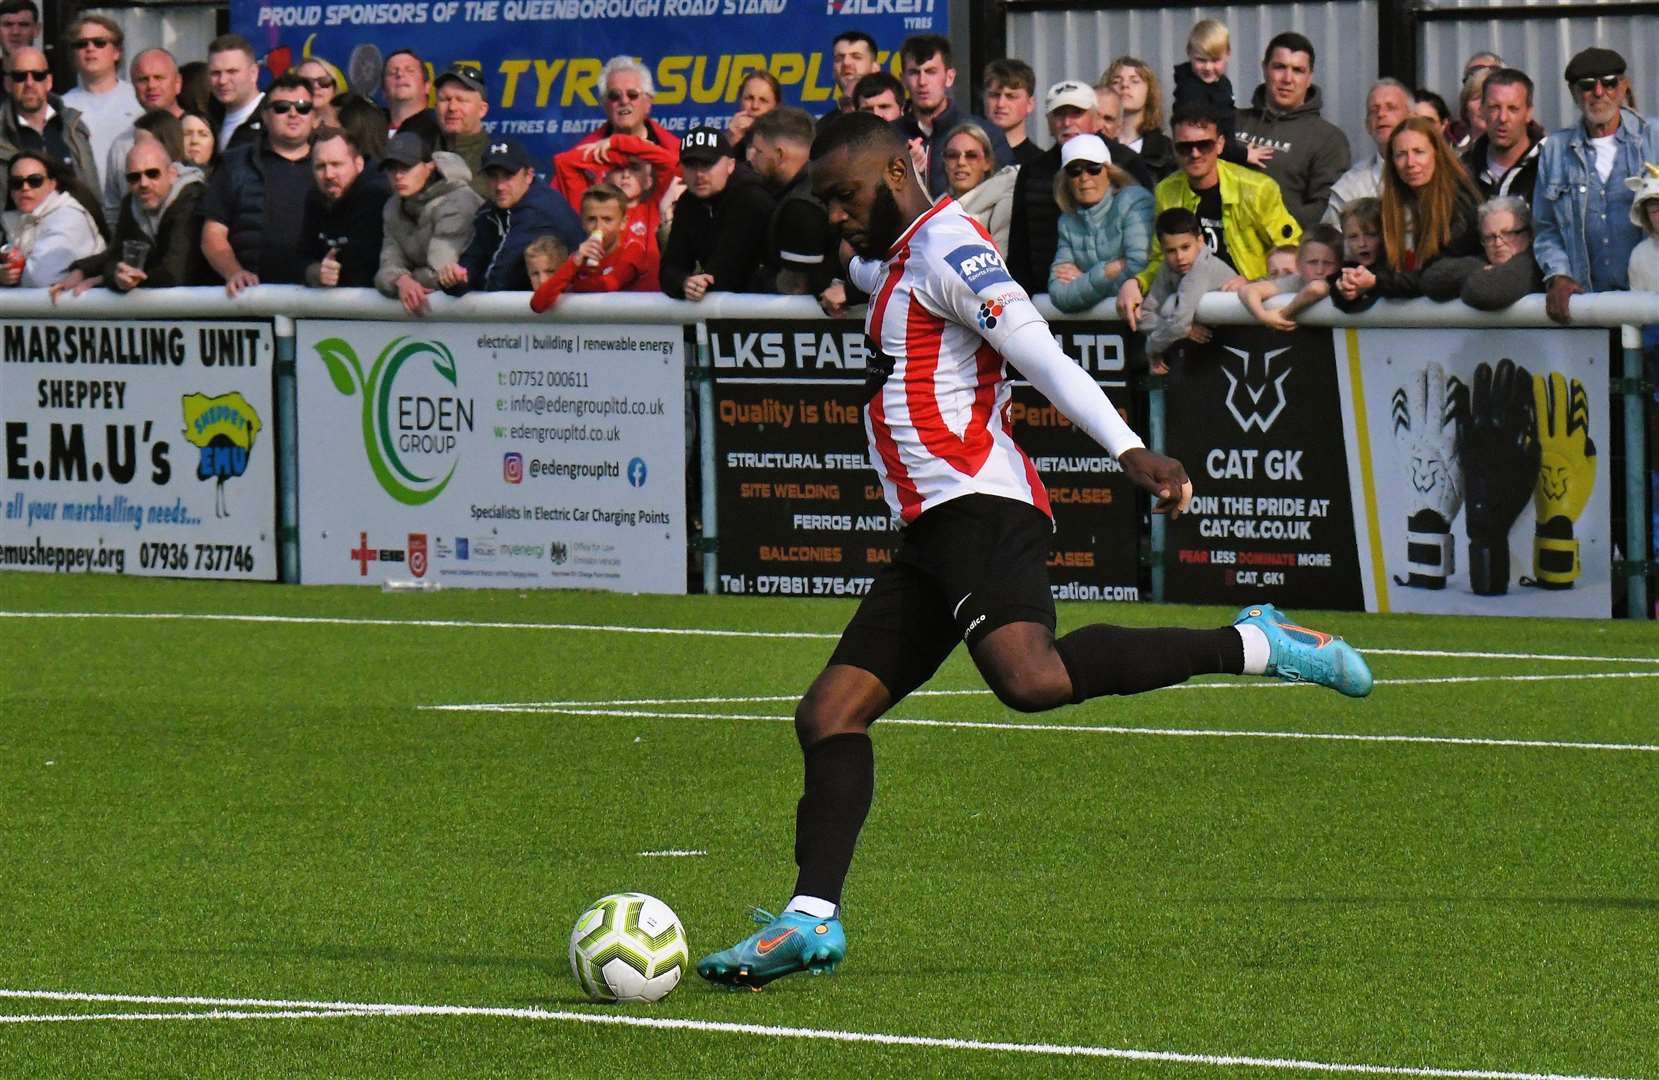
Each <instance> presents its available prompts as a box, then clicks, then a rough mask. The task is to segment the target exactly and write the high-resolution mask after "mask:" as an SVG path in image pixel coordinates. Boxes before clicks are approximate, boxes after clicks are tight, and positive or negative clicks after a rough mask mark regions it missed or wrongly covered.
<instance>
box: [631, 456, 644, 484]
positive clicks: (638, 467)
mask: <svg viewBox="0 0 1659 1080" xmlns="http://www.w3.org/2000/svg"><path fill="white" fill-rule="evenodd" d="M628 486H629V487H644V486H645V459H644V458H633V459H632V460H630V461H629V462H628Z"/></svg>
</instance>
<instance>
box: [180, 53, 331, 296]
mask: <svg viewBox="0 0 1659 1080" xmlns="http://www.w3.org/2000/svg"><path fill="white" fill-rule="evenodd" d="M262 101H263V105H262V107H261V108H260V111H259V115H260V122H261V124H262V126H263V127H264V135H263V137H261V138H260V139H259V140H258V141H257V142H251V143H244V144H242V145H241V146H233V147H231V149H230V150H229V151H228V152H227V153H226V154H225V156H224V157H223V158H222V159H221V160H220V162H219V167H218V169H216V170H215V171H214V173H213V179H212V180H210V181H208V187H207V194H206V195H203V196H202V204H201V211H202V218H203V219H204V220H203V222H202V254H203V255H205V256H207V261H208V263H210V264H211V265H212V267H213V269H214V270H215V271H217V272H218V274H219V276H220V277H221V278H223V279H224V281H225V293H226V294H227V295H229V296H235V295H236V294H237V293H239V292H241V291H242V290H243V289H245V288H247V287H249V286H250V285H258V284H259V283H260V282H264V283H266V284H268V285H279V284H289V285H297V284H299V283H300V282H302V281H304V280H305V242H304V241H305V238H304V236H303V235H302V234H301V233H300V232H299V231H298V230H297V229H295V228H293V224H292V223H294V222H298V221H303V220H304V219H305V199H306V196H307V195H308V194H310V192H311V189H312V186H313V184H312V179H311V132H312V131H313V130H315V128H316V126H317V114H316V113H315V112H313V111H312V109H311V86H310V84H309V83H307V82H306V81H305V80H304V79H302V78H300V77H299V76H298V75H296V74H294V73H293V72H292V71H290V72H287V73H285V74H283V75H282V76H280V77H279V78H277V80H276V81H275V82H273V83H271V88H270V90H268V91H267V92H266V94H265V97H264V98H263V99H262ZM284 222H287V223H288V225H287V226H286V227H285V226H284V224H283V223H284Z"/></svg>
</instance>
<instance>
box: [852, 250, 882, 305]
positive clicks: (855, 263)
mask: <svg viewBox="0 0 1659 1080" xmlns="http://www.w3.org/2000/svg"><path fill="white" fill-rule="evenodd" d="M881 266H882V264H881V260H880V259H861V258H858V257H857V256H854V257H853V259H852V261H850V262H848V263H847V280H848V281H850V282H852V283H853V285H854V286H856V287H857V288H858V290H859V291H860V292H863V293H865V294H867V295H869V296H874V295H875V294H876V290H877V289H879V288H881Z"/></svg>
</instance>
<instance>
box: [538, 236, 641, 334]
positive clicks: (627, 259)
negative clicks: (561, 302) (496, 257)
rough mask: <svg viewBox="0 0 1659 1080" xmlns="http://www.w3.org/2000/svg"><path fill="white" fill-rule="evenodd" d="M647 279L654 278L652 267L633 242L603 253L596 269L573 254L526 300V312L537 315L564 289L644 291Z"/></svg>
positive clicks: (564, 290) (637, 245)
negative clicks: (528, 307)
mask: <svg viewBox="0 0 1659 1080" xmlns="http://www.w3.org/2000/svg"><path fill="white" fill-rule="evenodd" d="M648 276H649V278H651V279H655V278H656V276H657V275H656V268H655V267H653V266H651V265H650V264H649V261H648V259H647V256H646V253H645V245H643V244H640V243H637V242H635V241H633V240H624V241H623V242H622V243H620V244H618V245H617V246H616V247H615V248H614V249H612V250H611V251H608V252H606V254H605V258H604V259H602V260H601V261H600V263H599V265H598V266H589V265H588V264H587V263H585V262H583V261H582V257H581V256H580V255H574V254H573V255H571V257H570V258H568V259H566V260H565V261H564V265H563V266H561V267H559V268H558V269H557V270H555V271H553V276H552V277H550V278H548V279H547V280H546V281H544V282H542V283H541V286H540V287H539V288H537V289H536V291H535V294H534V295H532V296H531V297H530V310H531V311H534V312H535V313H536V314H538V315H539V314H541V313H542V312H544V311H546V310H547V309H548V308H550V307H552V306H553V304H554V302H555V301H556V300H558V299H559V297H560V296H563V295H564V293H565V292H566V291H567V290H568V291H570V292H578V293H604V292H623V291H627V292H645V291H646V285H645V281H646V280H647V277H648ZM650 291H651V292H656V291H657V286H656V285H651V286H650Z"/></svg>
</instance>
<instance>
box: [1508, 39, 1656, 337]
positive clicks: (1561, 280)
mask: <svg viewBox="0 0 1659 1080" xmlns="http://www.w3.org/2000/svg"><path fill="white" fill-rule="evenodd" d="M1566 77H1567V86H1568V87H1569V88H1570V89H1571V90H1572V94H1573V100H1574V101H1576V102H1577V103H1578V109H1579V114H1580V120H1579V123H1577V124H1574V125H1573V126H1572V127H1569V128H1563V129H1562V130H1561V131H1557V132H1554V133H1552V134H1551V135H1550V137H1549V138H1548V139H1546V140H1545V141H1544V152H1543V153H1542V154H1541V155H1540V157H1539V160H1538V184H1537V187H1536V188H1535V189H1534V193H1533V204H1532V213H1533V241H1532V254H1533V258H1535V259H1536V260H1537V261H1538V269H1539V271H1540V272H1541V273H1542V274H1543V277H1544V283H1545V295H1546V299H1545V303H1544V310H1545V311H1546V312H1548V314H1549V317H1550V318H1552V319H1554V320H1555V321H1556V322H1559V323H1567V322H1570V321H1571V316H1570V315H1569V314H1568V310H1567V309H1568V304H1569V303H1570V302H1571V299H1572V297H1573V296H1574V295H1575V294H1577V293H1581V292H1586V291H1588V292H1601V291H1604V290H1607V289H1628V288H1629V287H1630V277H1629V267H1630V252H1631V249H1633V248H1634V247H1635V246H1636V245H1637V244H1638V243H1640V242H1641V239H1642V232H1641V230H1640V229H1638V228H1637V227H1636V226H1635V225H1634V224H1633V223H1632V222H1631V220H1630V204H1631V200H1632V199H1633V198H1634V197H1635V193H1634V192H1633V191H1631V190H1630V188H1628V187H1626V186H1625V180H1626V179H1627V178H1629V177H1632V176H1640V175H1641V174H1642V163H1643V162H1645V161H1659V126H1655V125H1653V124H1650V123H1649V122H1648V121H1646V120H1645V119H1643V118H1642V117H1641V116H1640V115H1639V114H1637V113H1636V112H1634V111H1632V110H1630V109H1627V108H1625V107H1624V105H1625V102H1626V101H1627V100H1629V93H1630V80H1629V79H1628V78H1627V77H1626V75H1625V63H1624V57H1622V56H1620V55H1619V54H1618V53H1616V52H1614V51H1613V50H1611V49H1601V48H1591V49H1585V50H1584V51H1583V52H1581V53H1579V54H1578V55H1577V56H1575V57H1573V58H1572V60H1571V61H1570V62H1569V63H1568V64H1567V71H1566Z"/></svg>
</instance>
